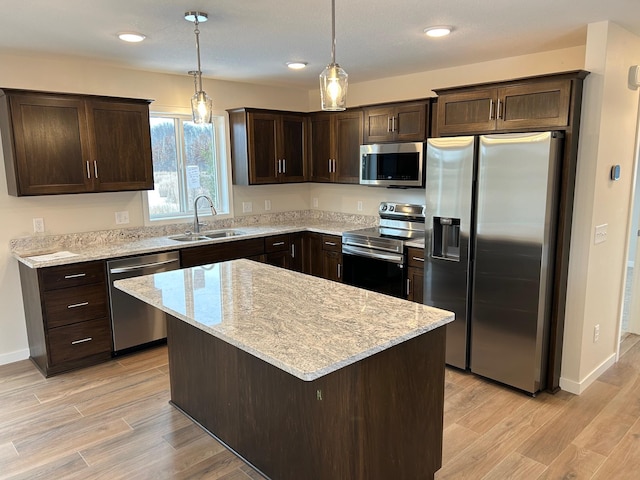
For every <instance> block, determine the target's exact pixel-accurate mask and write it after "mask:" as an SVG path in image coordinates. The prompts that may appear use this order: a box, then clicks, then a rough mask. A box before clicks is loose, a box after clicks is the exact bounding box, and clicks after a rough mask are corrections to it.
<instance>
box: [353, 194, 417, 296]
mask: <svg viewBox="0 0 640 480" xmlns="http://www.w3.org/2000/svg"><path fill="white" fill-rule="evenodd" d="M378 215H379V216H380V225H379V226H378V227H370V228H362V229H359V230H351V231H348V232H344V233H343V234H342V262H343V266H344V273H343V281H344V283H347V284H349V285H355V286H356V287H362V288H366V289H368V290H373V291H375V292H380V293H386V294H387V295H393V296H394V297H400V298H405V297H406V294H407V292H406V291H405V285H406V273H405V266H406V263H405V255H404V247H405V243H406V242H407V241H410V240H420V239H423V238H424V218H425V206H424V205H412V204H407V203H392V202H382V203H381V204H380V206H379V207H378Z"/></svg>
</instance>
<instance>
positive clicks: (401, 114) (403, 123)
mask: <svg viewBox="0 0 640 480" xmlns="http://www.w3.org/2000/svg"><path fill="white" fill-rule="evenodd" d="M392 128H393V132H394V136H395V139H396V140H397V141H400V142H423V141H425V140H426V139H427V106H426V104H425V103H416V104H411V105H403V106H399V107H396V109H395V113H394V118H393V121H392Z"/></svg>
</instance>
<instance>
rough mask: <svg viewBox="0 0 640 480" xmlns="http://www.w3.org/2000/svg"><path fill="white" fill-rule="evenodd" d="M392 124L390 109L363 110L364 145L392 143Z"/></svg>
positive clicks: (391, 110) (391, 109)
mask: <svg viewBox="0 0 640 480" xmlns="http://www.w3.org/2000/svg"><path fill="white" fill-rule="evenodd" d="M392 122H393V108H392V107H379V108H365V109H364V127H365V128H364V143H378V142H390V141H393V139H394V135H393V131H392Z"/></svg>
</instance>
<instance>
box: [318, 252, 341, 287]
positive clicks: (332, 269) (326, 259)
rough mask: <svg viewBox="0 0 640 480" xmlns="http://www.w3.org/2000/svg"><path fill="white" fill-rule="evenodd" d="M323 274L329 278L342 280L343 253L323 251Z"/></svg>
mask: <svg viewBox="0 0 640 480" xmlns="http://www.w3.org/2000/svg"><path fill="white" fill-rule="evenodd" d="M322 276H323V277H324V278H326V279H327V280H333V281H334V282H342V253H340V252H332V251H329V250H324V251H323V252H322Z"/></svg>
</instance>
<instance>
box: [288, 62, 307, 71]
mask: <svg viewBox="0 0 640 480" xmlns="http://www.w3.org/2000/svg"><path fill="white" fill-rule="evenodd" d="M306 66H307V62H287V67H289V68H290V69H291V70H301V69H303V68H304V67H306Z"/></svg>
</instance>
